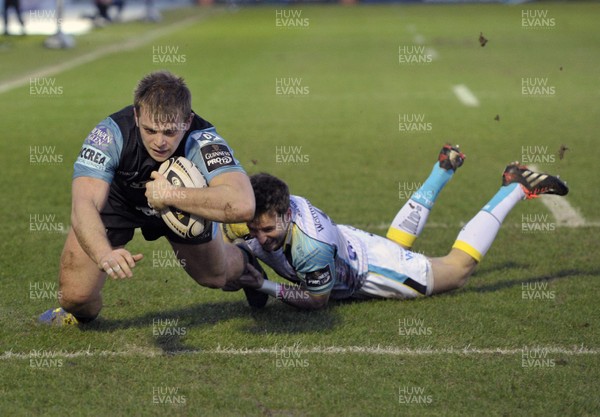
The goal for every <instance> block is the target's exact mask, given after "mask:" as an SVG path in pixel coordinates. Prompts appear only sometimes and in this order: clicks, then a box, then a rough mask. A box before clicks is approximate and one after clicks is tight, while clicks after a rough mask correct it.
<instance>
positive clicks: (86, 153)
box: [76, 145, 110, 171]
mask: <svg viewBox="0 0 600 417" xmlns="http://www.w3.org/2000/svg"><path fill="white" fill-rule="evenodd" d="M109 162H110V156H108V155H106V154H105V153H104V152H102V151H101V150H99V149H96V148H93V147H91V146H87V145H83V148H81V152H79V157H78V158H77V161H76V163H79V164H82V165H85V166H88V167H90V168H94V169H98V170H100V171H106V166H107V165H108V163H109Z"/></svg>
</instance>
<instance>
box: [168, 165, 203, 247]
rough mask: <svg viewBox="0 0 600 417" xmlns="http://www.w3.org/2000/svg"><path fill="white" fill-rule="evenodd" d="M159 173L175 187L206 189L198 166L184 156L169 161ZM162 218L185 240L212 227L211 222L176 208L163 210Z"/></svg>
mask: <svg viewBox="0 0 600 417" xmlns="http://www.w3.org/2000/svg"><path fill="white" fill-rule="evenodd" d="M158 172H159V173H160V174H162V175H164V176H165V178H166V179H167V181H169V182H170V183H171V184H172V185H174V186H175V187H187V188H204V187H206V179H205V178H204V176H203V175H202V173H201V172H200V171H199V170H198V168H197V167H196V165H194V163H193V162H192V161H190V160H188V159H186V158H184V157H182V156H178V157H175V158H169V159H167V160H166V161H165V162H163V163H162V164H161V165H160V167H159V168H158ZM160 217H161V218H162V220H163V221H164V222H165V224H166V225H167V226H169V229H171V230H172V231H173V232H175V233H176V234H177V235H178V236H180V237H182V238H184V239H189V238H194V237H198V236H200V235H201V234H202V233H203V232H204V230H205V229H206V228H207V227H208V226H209V225H210V221H207V220H205V219H203V218H201V217H199V216H196V215H194V214H190V213H187V212H185V211H181V210H179V209H178V208H176V207H167V208H166V209H164V210H162V211H161V213H160Z"/></svg>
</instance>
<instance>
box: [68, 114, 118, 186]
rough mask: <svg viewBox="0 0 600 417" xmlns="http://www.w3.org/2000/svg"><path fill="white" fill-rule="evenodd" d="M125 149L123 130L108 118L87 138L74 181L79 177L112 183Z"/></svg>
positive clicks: (76, 163) (75, 168)
mask: <svg viewBox="0 0 600 417" xmlns="http://www.w3.org/2000/svg"><path fill="white" fill-rule="evenodd" d="M122 149H123V134H122V133H121V129H119V127H118V126H117V124H116V123H115V122H114V120H112V119H111V118H110V117H107V118H106V119H104V120H103V121H101V122H100V123H98V124H97V125H96V127H94V129H92V131H91V132H90V134H89V135H88V136H87V138H85V141H84V142H83V146H82V147H81V151H80V152H79V156H78V157H77V160H76V161H75V165H74V170H73V179H75V178H77V177H92V178H98V179H101V180H103V181H106V182H107V183H109V184H110V183H111V182H112V180H113V177H114V175H115V172H116V170H117V167H118V166H119V158H120V156H121V150H122Z"/></svg>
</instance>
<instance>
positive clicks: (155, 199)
mask: <svg viewBox="0 0 600 417" xmlns="http://www.w3.org/2000/svg"><path fill="white" fill-rule="evenodd" d="M151 178H152V180H153V181H149V182H148V183H147V184H146V198H148V202H149V203H150V205H151V206H152V207H154V208H155V209H156V210H162V209H164V208H165V207H167V206H172V207H177V208H178V209H180V210H182V211H186V212H188V213H191V214H195V215H197V216H200V217H202V218H204V219H207V220H214V221H218V222H221V223H240V222H246V221H250V220H252V217H253V216H254V206H255V202H254V192H253V191H252V187H251V185H250V180H249V179H248V176H247V175H246V174H244V173H242V172H225V173H223V174H219V175H217V176H216V177H214V178H213V179H212V181H211V182H210V184H209V186H208V187H205V188H176V187H173V186H171V184H169V182H168V181H167V179H166V178H165V177H164V176H163V175H161V174H159V173H158V172H156V171H155V172H153V173H152V174H151Z"/></svg>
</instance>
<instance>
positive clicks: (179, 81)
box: [133, 71, 192, 122]
mask: <svg viewBox="0 0 600 417" xmlns="http://www.w3.org/2000/svg"><path fill="white" fill-rule="evenodd" d="M133 105H134V107H135V110H136V112H137V114H138V116H139V115H140V114H141V108H142V107H143V108H144V110H145V111H146V112H147V113H148V114H149V115H150V116H151V117H154V118H160V119H162V118H163V117H164V116H165V115H166V116H167V119H170V121H171V122H185V121H187V120H188V118H189V117H190V114H191V113H192V93H191V92H190V90H189V88H188V87H187V85H186V83H185V81H184V79H183V78H181V77H178V76H176V75H174V74H172V73H170V72H169V71H155V72H152V73H150V74H148V75H146V76H145V77H144V78H142V79H141V80H140V82H139V83H138V85H137V87H136V89H135V92H134V96H133ZM173 119H175V120H173Z"/></svg>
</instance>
